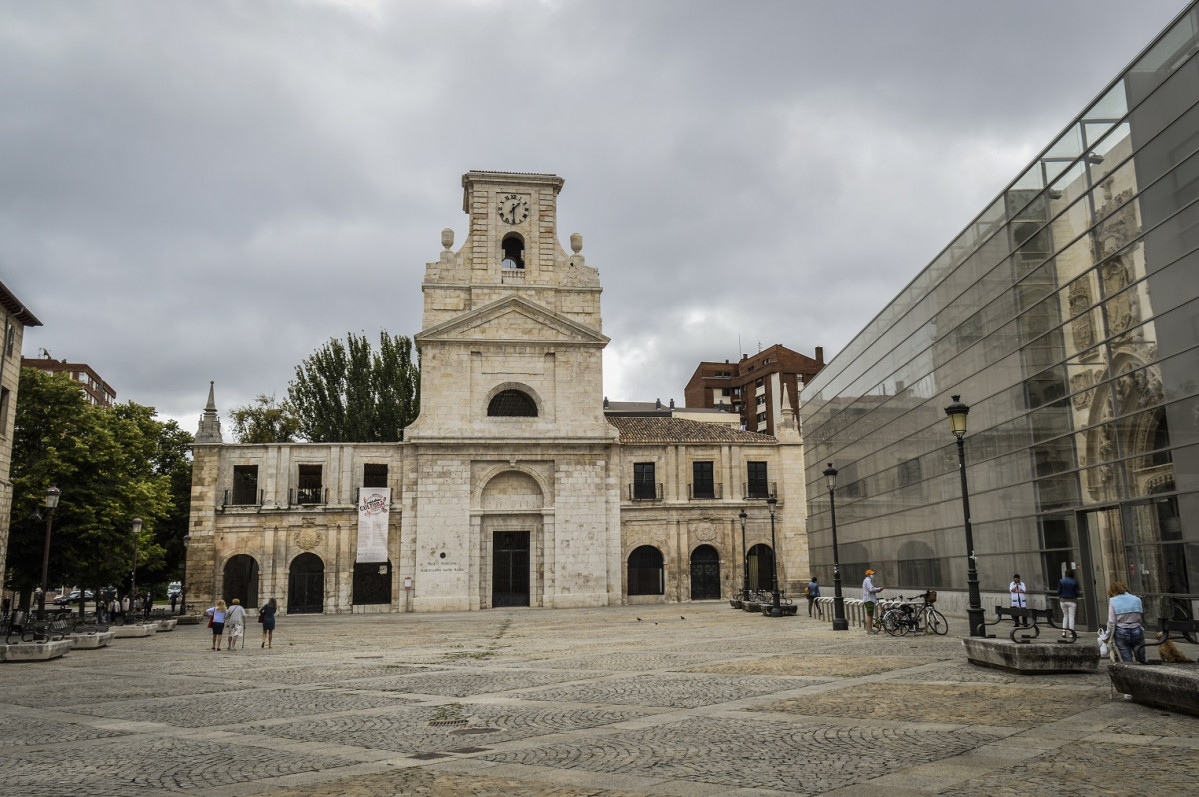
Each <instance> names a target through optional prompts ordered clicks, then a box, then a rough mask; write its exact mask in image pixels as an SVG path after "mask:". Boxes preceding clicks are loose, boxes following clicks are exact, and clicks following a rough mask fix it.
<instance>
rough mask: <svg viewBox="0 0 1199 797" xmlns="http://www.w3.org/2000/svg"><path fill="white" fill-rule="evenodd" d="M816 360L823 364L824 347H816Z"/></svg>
mask: <svg viewBox="0 0 1199 797" xmlns="http://www.w3.org/2000/svg"><path fill="white" fill-rule="evenodd" d="M816 362H818V363H820V364H821V365H824V347H823V346H817V347H816Z"/></svg>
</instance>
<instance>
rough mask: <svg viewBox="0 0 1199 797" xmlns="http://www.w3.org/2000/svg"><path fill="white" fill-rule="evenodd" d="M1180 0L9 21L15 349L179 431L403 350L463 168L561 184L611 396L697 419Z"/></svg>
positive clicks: (1006, 162) (454, 221)
mask: <svg viewBox="0 0 1199 797" xmlns="http://www.w3.org/2000/svg"><path fill="white" fill-rule="evenodd" d="M1184 6H1185V3H1184V2H1183V0H1137V2H1129V1H1128V0H1054V1H1052V2H1046V1H1045V0H1005V1H1004V2H994V1H992V2H966V1H965V0H936V1H934V0H890V1H884V0H876V1H875V2H862V1H860V0H836V1H834V0H826V1H825V2H815V0H811V1H807V2H801V1H800V0H790V1H779V2H751V1H749V0H739V1H738V2H731V1H726V2H703V1H701V0H672V1H666V0H663V1H660V2H657V1H653V0H603V2H599V0H591V1H590V2H569V1H567V0H543V2H527V1H526V0H502V1H501V0H470V1H458V0H438V1H437V2H386V1H385V0H378V1H377V2H376V1H373V0H292V1H291V2H270V1H269V0H256V1H255V2H219V1H216V0H208V1H206V2H199V1H198V0H196V1H195V2H169V1H168V0H145V2H89V3H48V2H32V3H31V2H25V1H18V0H11V1H10V0H0V280H2V281H3V282H4V283H5V284H6V285H7V286H8V287H9V288H10V289H11V290H12V291H13V292H14V293H15V294H16V295H17V297H18V298H19V299H20V300H21V301H22V302H24V303H25V304H26V305H27V306H28V307H29V308H30V310H31V311H32V312H33V313H34V314H35V315H37V316H38V317H39V318H40V319H41V321H42V322H43V324H44V326H43V327H40V328H35V329H32V330H30V331H29V332H28V334H27V335H26V337H25V345H24V350H25V352H24V353H25V355H26V356H37V355H38V354H39V353H40V351H41V350H42V349H47V350H48V351H49V352H50V353H51V355H53V356H54V357H55V358H58V359H66V360H70V361H72V362H79V361H82V362H87V363H89V364H91V365H92V367H93V368H95V369H96V370H97V371H98V372H99V374H100V375H101V376H102V377H103V378H104V379H105V380H106V381H108V382H109V383H110V384H111V385H112V386H113V387H114V388H115V389H116V391H117V394H118V399H119V400H133V401H136V402H138V403H141V404H148V405H152V406H155V407H157V408H158V410H159V412H160V414H161V415H162V416H163V417H170V418H176V419H178V420H179V421H180V422H181V423H182V424H183V425H184V428H185V429H187V430H188V431H191V432H194V431H195V428H196V420H197V418H198V416H199V413H200V411H201V410H202V409H203V406H204V402H205V400H206V398H207V391H208V383H209V380H215V381H216V388H217V393H216V395H217V401H218V405H219V407H220V409H221V411H222V413H227V412H228V410H229V409H230V408H231V407H233V406H235V405H238V404H245V403H248V402H249V401H251V400H252V399H253V398H254V396H256V395H258V394H260V393H275V394H277V395H279V396H283V395H285V393H286V389H287V384H288V382H289V381H290V379H291V378H292V376H293V374H294V369H295V366H296V364H298V363H299V362H301V361H302V360H303V359H304V358H305V357H307V356H308V355H309V354H310V353H312V351H314V350H315V349H316V348H318V347H319V346H321V345H322V344H324V343H325V342H326V341H328V340H329V339H330V338H332V337H344V336H345V334H346V333H347V332H351V331H352V332H356V333H358V332H363V333H366V334H367V335H368V336H370V337H372V338H374V339H376V340H377V337H378V332H379V330H380V329H386V330H388V331H390V332H392V333H396V334H404V335H409V336H410V335H413V334H415V333H416V332H418V331H419V330H420V323H421V292H420V281H421V278H422V275H423V273H424V264H425V263H426V262H427V261H431V260H436V259H437V256H438V252H439V251H440V250H441V246H440V243H439V240H440V232H441V230H442V228H444V227H450V228H453V229H454V230H455V232H456V235H457V241H458V244H459V245H460V244H461V242H462V241H463V240H464V239H465V233H466V216H465V215H464V214H463V213H462V205H461V203H462V192H461V186H460V179H461V175H462V174H463V173H464V172H466V171H468V170H471V169H480V170H497V171H523V172H548V173H553V174H557V175H560V176H561V177H563V178H565V181H566V184H565V187H564V188H563V190H562V194H561V196H560V200H559V223H560V225H561V226H560V229H559V233H560V238H561V239H562V242H563V244H564V246H568V244H569V242H568V240H567V238H568V236H569V235H570V233H572V232H579V233H582V234H583V239H584V248H583V254H584V255H586V257H587V264H588V265H590V266H594V267H596V268H598V269H599V271H600V279H601V281H602V284H603V286H604V299H603V308H604V332H605V334H607V335H608V336H609V337H611V338H612V342H611V344H610V345H609V346H608V348H607V350H606V352H605V356H604V392H605V394H607V395H608V396H609V397H610V398H611V399H613V400H653V399H654V398H661V399H662V400H663V401H665V400H667V399H668V398H671V397H674V398H676V399H677V400H678V401H679V403H680V404H681V403H682V395H683V386H684V385H685V383H686V381H687V379H688V377H689V376H690V375H691V373H692V371H693V370H694V369H695V366H696V364H697V363H698V362H699V361H701V360H723V359H725V358H728V359H732V360H735V359H736V358H737V357H738V356H739V354H741V353H752V352H755V351H757V350H758V349H759V348H760V347H766V346H769V345H771V344H774V343H782V344H784V345H786V346H788V347H790V348H792V349H796V350H798V351H800V352H803V353H806V354H808V355H812V354H813V353H814V348H815V347H816V346H823V347H824V349H825V352H826V357H831V356H832V355H833V354H835V353H836V352H837V351H838V350H840V349H841V348H842V347H844V346H845V344H846V343H847V342H848V341H849V340H850V339H851V338H852V337H853V335H854V334H855V333H857V332H858V331H859V330H860V329H861V328H862V327H863V326H864V325H865V324H866V323H867V322H868V321H869V320H870V319H871V318H872V317H873V316H874V315H875V314H877V313H878V311H879V310H881V309H882V307H883V306H884V305H885V303H886V302H887V301H888V300H890V299H891V298H892V297H893V296H894V295H895V294H896V293H897V292H898V290H899V289H900V288H901V287H902V286H903V285H904V284H906V283H907V282H908V281H910V280H911V279H912V278H913V277H914V276H915V275H916V273H917V272H918V271H919V270H920V269H921V268H923V266H924V265H925V264H927V263H928V262H929V261H930V260H931V259H932V258H933V257H934V256H935V255H936V254H937V253H938V252H939V251H940V250H941V249H942V248H943V247H944V246H945V245H946V244H948V243H949V241H950V240H951V239H952V238H953V237H954V236H955V235H956V233H957V232H959V231H960V230H961V229H962V228H963V227H964V226H965V225H966V224H967V223H968V222H969V221H970V220H971V218H972V217H973V216H974V215H975V214H976V213H977V212H979V211H980V210H981V209H982V208H983V207H984V205H985V204H986V203H988V202H989V201H990V200H991V199H992V198H993V197H994V196H995V195H996V194H998V193H999V191H1000V190H1002V189H1003V187H1004V186H1005V185H1006V184H1007V183H1008V182H1009V181H1010V180H1011V179H1012V178H1014V177H1015V175H1016V174H1017V173H1018V172H1019V171H1020V170H1021V169H1022V167H1023V166H1024V165H1025V164H1027V163H1028V162H1029V161H1030V160H1031V159H1032V158H1033V157H1034V156H1035V155H1036V154H1037V153H1038V152H1039V150H1040V149H1042V148H1043V147H1044V146H1045V145H1047V144H1048V143H1049V142H1050V140H1052V138H1053V137H1054V136H1055V135H1056V134H1057V133H1058V132H1059V131H1060V130H1061V129H1062V128H1063V127H1064V126H1065V125H1066V124H1067V123H1068V122H1069V121H1070V120H1071V118H1072V117H1073V116H1074V115H1075V114H1076V113H1077V112H1079V111H1081V110H1082V108H1083V106H1084V105H1085V104H1086V103H1087V102H1089V101H1090V100H1091V99H1092V98H1094V97H1095V96H1096V95H1097V94H1098V93H1099V92H1100V91H1101V90H1102V89H1103V88H1104V87H1105V86H1106V85H1107V83H1108V82H1109V81H1110V80H1111V79H1112V78H1113V77H1115V75H1116V74H1117V73H1118V72H1119V71H1120V70H1121V69H1122V68H1123V67H1124V66H1126V65H1127V64H1128V63H1129V62H1130V61H1131V60H1132V59H1133V58H1134V57H1135V56H1136V55H1137V54H1138V53H1139V52H1140V50H1141V49H1142V48H1143V47H1144V46H1145V45H1147V44H1148V42H1149V41H1150V39H1152V38H1153V37H1154V36H1155V35H1156V34H1157V33H1158V32H1159V31H1160V30H1161V29H1162V28H1164V27H1165V26H1166V25H1167V24H1168V23H1169V22H1170V20H1172V19H1173V18H1174V16H1175V15H1177V14H1178V12H1179V11H1181V10H1182V8H1183V7H1184ZM225 427H226V430H228V428H229V423H228V420H227V418H226V420H225Z"/></svg>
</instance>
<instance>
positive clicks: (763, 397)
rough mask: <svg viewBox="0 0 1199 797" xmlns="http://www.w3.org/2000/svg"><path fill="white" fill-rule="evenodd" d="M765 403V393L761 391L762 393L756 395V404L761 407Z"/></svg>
mask: <svg viewBox="0 0 1199 797" xmlns="http://www.w3.org/2000/svg"><path fill="white" fill-rule="evenodd" d="M765 405H766V394H765V393H763V394H762V395H760V396H758V406H759V407H762V406H765Z"/></svg>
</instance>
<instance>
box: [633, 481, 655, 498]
mask: <svg viewBox="0 0 1199 797" xmlns="http://www.w3.org/2000/svg"><path fill="white" fill-rule="evenodd" d="M662 495H663V493H662V482H657V483H654V482H648V483H647V482H633V483H632V484H630V485H629V500H630V501H661V500H662Z"/></svg>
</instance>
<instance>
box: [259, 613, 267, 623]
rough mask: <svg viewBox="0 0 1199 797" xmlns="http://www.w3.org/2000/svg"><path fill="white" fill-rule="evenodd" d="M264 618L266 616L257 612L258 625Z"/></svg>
mask: <svg viewBox="0 0 1199 797" xmlns="http://www.w3.org/2000/svg"><path fill="white" fill-rule="evenodd" d="M265 616H266V615H264V614H263V613H262V612H259V613H258V622H260V623H261V622H262V618H263V617H265Z"/></svg>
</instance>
